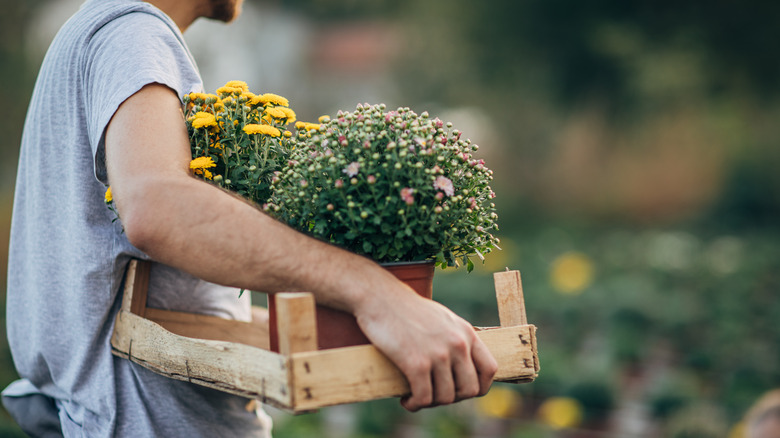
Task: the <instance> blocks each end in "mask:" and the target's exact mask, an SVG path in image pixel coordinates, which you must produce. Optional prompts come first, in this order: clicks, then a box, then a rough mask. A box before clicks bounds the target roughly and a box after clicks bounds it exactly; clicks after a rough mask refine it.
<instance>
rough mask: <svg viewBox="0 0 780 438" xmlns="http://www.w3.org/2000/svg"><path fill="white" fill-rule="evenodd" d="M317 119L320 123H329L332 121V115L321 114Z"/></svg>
mask: <svg viewBox="0 0 780 438" xmlns="http://www.w3.org/2000/svg"><path fill="white" fill-rule="evenodd" d="M317 121H319V122H320V123H328V122H330V116H328V115H325V116H320V118H319V119H317Z"/></svg>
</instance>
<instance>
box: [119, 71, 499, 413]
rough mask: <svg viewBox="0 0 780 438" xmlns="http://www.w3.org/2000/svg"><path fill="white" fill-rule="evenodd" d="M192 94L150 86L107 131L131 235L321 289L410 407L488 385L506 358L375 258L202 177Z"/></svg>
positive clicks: (166, 258) (247, 284)
mask: <svg viewBox="0 0 780 438" xmlns="http://www.w3.org/2000/svg"><path fill="white" fill-rule="evenodd" d="M190 157H191V153H190V143H189V138H188V137H187V130H186V128H185V124H184V119H183V115H182V112H181V102H180V101H179V98H178V97H177V96H176V94H175V93H174V92H173V91H172V90H171V89H169V88H167V87H165V86H163V85H159V84H151V85H148V86H146V87H144V88H143V89H141V90H140V91H139V92H137V93H136V94H134V95H133V96H131V97H130V98H128V99H127V100H126V101H125V102H124V103H123V104H122V105H121V106H120V107H119V109H118V110H117V112H116V113H115V114H114V117H113V118H112V120H111V122H110V124H109V126H108V129H107V132H106V165H107V168H108V177H109V180H110V183H111V187H112V192H113V194H114V200H115V201H116V206H117V209H118V210H119V214H120V217H121V218H122V224H123V226H124V227H125V232H126V236H127V238H128V239H129V240H130V243H132V244H133V245H135V246H136V247H138V248H139V249H141V250H142V251H144V252H145V253H146V254H148V255H149V256H150V257H151V258H153V259H154V260H156V261H158V262H160V263H164V264H166V265H169V266H172V267H176V268H178V269H181V270H183V271H186V272H189V273H190V274H192V275H194V276H196V277H198V278H201V279H203V280H206V281H210V282H213V283H217V284H223V285H226V286H233V287H239V288H244V289H249V290H259V291H265V292H269V293H274V292H280V291H285V292H295V291H307V292H312V293H313V294H314V296H315V299H316V301H317V302H318V303H319V304H323V305H326V306H330V307H333V308H336V309H341V310H345V311H347V312H350V313H352V314H353V315H355V316H356V317H357V319H358V324H359V325H360V326H361V327H362V329H363V331H364V332H365V333H366V335H367V336H368V338H369V339H370V340H371V341H372V342H373V343H374V345H376V347H377V348H379V350H380V351H382V352H383V353H385V354H386V355H387V356H388V357H389V358H390V360H391V361H392V362H393V363H395V364H396V365H397V366H398V367H399V368H400V370H401V371H402V372H403V373H404V375H405V376H406V378H407V380H408V381H409V384H410V387H411V396H409V397H408V398H406V399H404V400H402V403H403V405H404V407H406V408H407V409H409V410H411V411H415V410H418V409H420V408H423V407H427V406H436V405H443V404H448V403H452V402H454V401H457V400H462V399H464V398H468V397H473V396H476V395H481V394H484V393H485V392H487V390H488V388H489V387H490V383H491V382H492V379H493V375H494V374H495V372H496V367H497V365H496V362H495V360H494V359H493V357H492V355H491V354H490V352H489V351H488V350H487V348H486V347H485V345H484V344H483V343H482V341H481V340H480V339H479V338H478V337H477V336H476V334H475V332H474V330H473V329H472V327H471V326H470V325H469V324H468V323H467V322H466V321H464V320H463V319H461V318H459V317H458V316H456V315H455V314H453V313H452V312H451V311H449V310H448V309H446V308H445V307H444V306H441V305H440V304H437V303H436V302H433V301H430V300H427V299H424V298H421V297H420V296H419V295H417V294H416V293H415V292H414V291H412V290H411V289H410V288H409V287H408V286H406V285H404V284H403V283H401V282H400V281H399V280H397V279H396V278H395V277H394V276H393V275H392V274H390V273H389V272H388V271H386V270H385V269H382V268H381V267H380V266H379V265H377V264H376V263H374V262H372V261H370V260H368V259H366V258H364V257H360V256H357V255H355V254H352V253H349V252H347V251H345V250H343V249H340V248H336V247H334V246H332V245H329V244H326V243H324V242H320V241H318V240H315V239H313V238H310V237H307V236H304V235H303V234H301V233H298V232H297V231H294V230H292V229H291V228H289V227H287V226H286V225H283V224H282V223H280V222H278V221H276V220H274V219H272V218H270V217H269V216H267V215H265V214H264V213H263V212H261V211H260V210H258V209H257V208H255V207H254V206H251V205H249V204H248V203H246V202H244V201H242V200H240V199H238V198H237V197H235V196H233V195H231V194H228V193H226V192H225V191H223V190H221V189H219V188H217V187H215V186H213V185H211V184H208V183H206V182H204V181H201V180H198V179H195V178H193V177H192V176H191V175H190V172H189V161H190Z"/></svg>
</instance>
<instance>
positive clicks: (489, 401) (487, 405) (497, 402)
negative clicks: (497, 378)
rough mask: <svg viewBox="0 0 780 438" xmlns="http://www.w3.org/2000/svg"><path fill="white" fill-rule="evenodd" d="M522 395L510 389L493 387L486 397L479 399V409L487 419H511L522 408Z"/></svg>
mask: <svg viewBox="0 0 780 438" xmlns="http://www.w3.org/2000/svg"><path fill="white" fill-rule="evenodd" d="M520 401H521V400H520V394H518V393H517V392H516V391H513V390H511V389H508V388H504V387H501V386H493V389H491V390H490V392H488V393H487V394H485V396H484V397H481V398H478V399H477V409H478V410H479V412H480V413H482V414H483V415H485V416H487V417H493V418H510V417H511V416H512V415H514V413H515V412H517V408H518V406H520Z"/></svg>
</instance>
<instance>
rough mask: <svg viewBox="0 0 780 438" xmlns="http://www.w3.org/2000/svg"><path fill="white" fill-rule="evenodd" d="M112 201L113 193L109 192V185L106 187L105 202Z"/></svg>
mask: <svg viewBox="0 0 780 438" xmlns="http://www.w3.org/2000/svg"><path fill="white" fill-rule="evenodd" d="M112 202H114V195H112V194H111V186H108V188H107V189H106V204H110V203H112Z"/></svg>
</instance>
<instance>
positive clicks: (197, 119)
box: [190, 111, 217, 129]
mask: <svg viewBox="0 0 780 438" xmlns="http://www.w3.org/2000/svg"><path fill="white" fill-rule="evenodd" d="M190 120H191V121H192V127H193V128H195V129H200V128H207V127H210V126H217V119H216V118H215V117H214V114H210V113H207V112H203V111H198V112H197V113H195V115H194V116H192V118H191V119H190Z"/></svg>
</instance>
